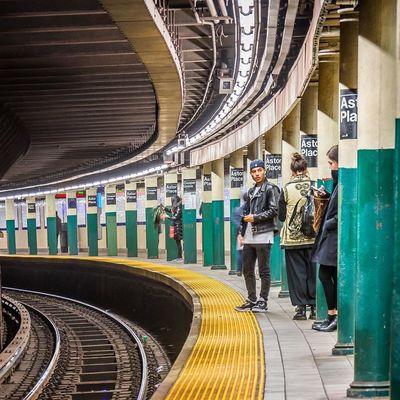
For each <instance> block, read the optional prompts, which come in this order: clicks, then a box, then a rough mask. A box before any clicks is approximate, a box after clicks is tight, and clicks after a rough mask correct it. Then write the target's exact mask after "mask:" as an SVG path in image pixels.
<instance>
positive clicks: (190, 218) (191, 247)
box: [182, 207, 197, 264]
mask: <svg viewBox="0 0 400 400" xmlns="http://www.w3.org/2000/svg"><path fill="white" fill-rule="evenodd" d="M182 223H183V262H184V263H185V264H196V263H197V232H196V210H186V209H185V207H184V208H183V212H182Z"/></svg>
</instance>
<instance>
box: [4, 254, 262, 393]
mask: <svg viewBox="0 0 400 400" xmlns="http://www.w3.org/2000/svg"><path fill="white" fill-rule="evenodd" d="M2 257H3V256H2ZM4 257H5V258H8V257H10V258H23V259H27V258H28V259H29V258H36V259H38V258H42V259H54V260H55V261H56V260H62V259H68V260H77V261H79V260H81V261H85V262H88V261H89V262H93V263H96V262H98V263H110V264H114V265H115V266H124V267H130V268H134V269H135V272H137V274H138V275H143V276H147V277H148V278H151V279H155V280H160V281H163V282H164V283H167V284H169V285H170V286H173V287H174V289H176V290H178V291H179V292H180V293H181V294H182V295H184V297H186V298H187V300H189V299H188V297H190V302H191V303H192V304H193V320H192V325H191V328H190V332H189V335H188V337H187V339H186V341H185V344H184V346H183V348H182V350H181V352H180V353H179V356H178V358H177V360H176V361H175V363H174V365H173V367H172V369H171V371H170V372H169V374H168V375H167V377H166V379H165V380H164V381H163V383H162V384H161V385H160V387H159V388H158V389H157V391H156V393H155V394H154V395H153V397H152V399H154V400H160V399H168V400H178V399H179V400H183V399H199V400H200V399H204V400H205V399H221V400H222V399H249V400H250V399H254V400H261V399H263V397H264V385H265V356H264V344H263V335H262V332H261V329H260V327H259V324H258V322H257V320H256V318H255V316H254V315H253V314H252V313H238V312H236V311H235V310H234V307H235V306H236V305H238V304H240V303H241V302H242V301H243V297H242V295H240V294H239V293H238V292H236V291H235V290H234V289H232V288H230V287H229V286H227V285H226V284H224V283H222V282H220V281H217V280H215V279H213V278H210V277H207V276H206V275H203V274H200V273H196V272H192V271H189V270H187V269H184V268H176V267H174V266H170V265H162V264H155V263H151V262H147V261H134V260H131V259H125V258H117V257H116V258H114V257H71V256H67V257H63V256H4Z"/></svg>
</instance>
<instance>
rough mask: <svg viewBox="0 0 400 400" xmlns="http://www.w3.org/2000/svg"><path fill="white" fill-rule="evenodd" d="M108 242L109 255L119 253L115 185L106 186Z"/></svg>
mask: <svg viewBox="0 0 400 400" xmlns="http://www.w3.org/2000/svg"><path fill="white" fill-rule="evenodd" d="M105 208H106V209H105V211H106V243H107V255H108V256H117V255H118V233H117V193H116V189H115V185H107V186H106V204H105Z"/></svg>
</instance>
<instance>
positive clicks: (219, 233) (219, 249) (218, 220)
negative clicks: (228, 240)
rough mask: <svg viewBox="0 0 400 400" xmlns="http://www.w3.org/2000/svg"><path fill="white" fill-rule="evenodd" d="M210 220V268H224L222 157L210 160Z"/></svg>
mask: <svg viewBox="0 0 400 400" xmlns="http://www.w3.org/2000/svg"><path fill="white" fill-rule="evenodd" d="M211 186H212V189H213V190H212V192H211V195H212V221H213V223H214V225H213V240H214V249H213V250H214V252H213V263H212V267H211V269H226V265H225V236H224V235H225V226H224V225H225V221H224V159H223V158H220V159H219V160H216V161H213V162H212V169H211Z"/></svg>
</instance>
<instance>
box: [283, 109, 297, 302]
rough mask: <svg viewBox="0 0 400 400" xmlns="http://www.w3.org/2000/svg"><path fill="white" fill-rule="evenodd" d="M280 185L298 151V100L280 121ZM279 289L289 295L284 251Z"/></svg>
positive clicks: (286, 179) (288, 176) (288, 175)
mask: <svg viewBox="0 0 400 400" xmlns="http://www.w3.org/2000/svg"><path fill="white" fill-rule="evenodd" d="M281 147H282V186H283V185H285V184H286V183H287V182H289V181H290V178H291V176H292V172H291V170H290V161H289V160H290V158H291V155H292V154H293V153H294V152H298V151H300V102H298V103H297V104H296V105H295V106H294V107H293V110H292V111H291V112H290V113H289V115H288V116H286V118H285V119H284V120H283V121H282V144H281ZM281 254H282V257H281V279H282V284H281V291H280V292H279V294H278V297H280V298H285V297H289V287H288V282H287V272H286V260H285V251H284V250H282V252H281Z"/></svg>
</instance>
